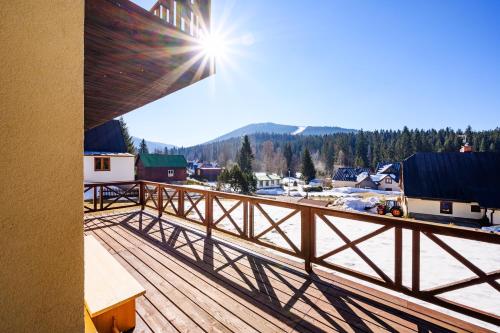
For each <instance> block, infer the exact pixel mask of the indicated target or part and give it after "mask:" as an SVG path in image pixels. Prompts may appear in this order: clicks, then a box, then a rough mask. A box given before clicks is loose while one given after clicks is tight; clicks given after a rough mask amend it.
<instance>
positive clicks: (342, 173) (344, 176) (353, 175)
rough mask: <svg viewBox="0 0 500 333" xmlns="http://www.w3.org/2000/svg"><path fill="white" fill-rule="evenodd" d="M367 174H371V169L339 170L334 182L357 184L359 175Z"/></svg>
mask: <svg viewBox="0 0 500 333" xmlns="http://www.w3.org/2000/svg"><path fill="white" fill-rule="evenodd" d="M363 172H366V173H367V174H369V173H370V169H369V168H339V169H338V170H337V172H335V175H334V176H333V178H332V180H336V181H345V182H355V181H357V177H358V175H359V174H361V173H363Z"/></svg>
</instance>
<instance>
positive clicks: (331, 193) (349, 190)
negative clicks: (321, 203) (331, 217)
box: [309, 187, 401, 197]
mask: <svg viewBox="0 0 500 333" xmlns="http://www.w3.org/2000/svg"><path fill="white" fill-rule="evenodd" d="M360 193H373V194H383V195H400V194H401V192H392V191H380V190H372V189H366V188H355V187H337V188H333V189H331V190H324V191H323V192H311V193H309V196H310V197H338V196H347V195H353V194H360Z"/></svg>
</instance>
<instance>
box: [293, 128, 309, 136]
mask: <svg viewBox="0 0 500 333" xmlns="http://www.w3.org/2000/svg"><path fill="white" fill-rule="evenodd" d="M306 128H307V126H299V128H297V129H296V130H295V132H292V135H298V134H300V133H302V132H304V130H305V129H306Z"/></svg>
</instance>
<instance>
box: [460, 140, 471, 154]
mask: <svg viewBox="0 0 500 333" xmlns="http://www.w3.org/2000/svg"><path fill="white" fill-rule="evenodd" d="M473 151H474V149H472V146H469V144H468V143H467V142H466V143H465V144H464V145H463V146H462V148H460V152H461V153H472V152H473Z"/></svg>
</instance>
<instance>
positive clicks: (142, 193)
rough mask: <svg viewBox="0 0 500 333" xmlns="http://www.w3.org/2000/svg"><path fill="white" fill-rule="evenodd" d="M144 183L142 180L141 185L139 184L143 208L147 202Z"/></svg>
mask: <svg viewBox="0 0 500 333" xmlns="http://www.w3.org/2000/svg"><path fill="white" fill-rule="evenodd" d="M144 194H145V193H144V183H143V182H141V183H140V185H139V202H140V204H141V210H144V206H145V204H146V202H145V201H146V198H145V195H144Z"/></svg>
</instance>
